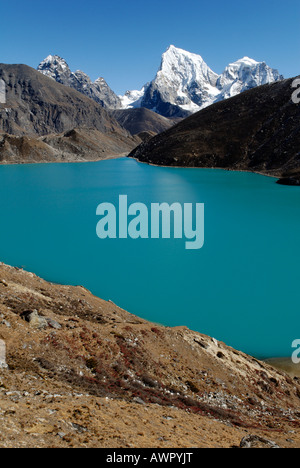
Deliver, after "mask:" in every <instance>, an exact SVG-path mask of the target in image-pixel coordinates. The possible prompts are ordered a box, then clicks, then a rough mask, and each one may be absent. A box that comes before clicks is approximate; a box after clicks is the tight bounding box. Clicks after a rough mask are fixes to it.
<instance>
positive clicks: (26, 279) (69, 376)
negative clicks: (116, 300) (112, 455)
mask: <svg viewBox="0 0 300 468" xmlns="http://www.w3.org/2000/svg"><path fill="white" fill-rule="evenodd" d="M0 340H2V341H0V345H1V346H0V427H1V431H0V446H1V447H110V448H111V447H155V448H160V447H161V448H166V447H171V448H175V447H187V448H189V447H232V446H239V445H240V442H241V440H242V439H243V443H242V446H247V445H249V444H250V446H252V445H255V444H259V445H261V446H266V447H267V446H270V444H269V443H267V442H266V441H265V439H267V440H271V441H273V442H275V443H276V444H277V445H279V446H281V447H300V413H299V398H300V385H299V380H298V379H297V378H295V379H292V378H290V377H289V376H288V375H287V374H285V373H284V372H280V371H276V370H275V369H274V368H272V367H271V366H270V365H268V364H265V363H262V362H260V361H257V360H256V359H254V358H251V357H250V356H247V355H245V354H243V353H241V352H238V351H235V350H234V349H232V348H229V347H227V346H226V345H225V344H223V343H221V342H217V341H216V340H214V339H212V338H209V337H207V336H204V335H201V334H199V333H195V332H193V331H191V330H188V329H187V328H185V327H178V328H165V327H162V326H158V325H155V324H151V323H149V322H147V321H145V320H142V319H140V318H138V317H135V316H132V315H131V314H129V313H127V312H125V311H124V310H122V309H120V308H119V307H117V306H116V305H114V304H113V303H111V302H105V301H102V300H101V299H98V298H96V297H95V296H93V295H92V294H91V293H90V292H88V291H87V290H86V289H84V288H83V287H70V286H60V285H55V284H52V283H47V282H46V281H43V280H42V279H40V278H38V277H37V276H35V275H33V274H31V273H27V272H25V271H23V270H19V269H16V268H12V267H9V266H6V265H4V264H0ZM4 346H6V353H4V352H3V351H4ZM253 436H256V437H253ZM258 436H259V437H258ZM245 437H246V439H244V438H245ZM261 438H263V439H261Z"/></svg>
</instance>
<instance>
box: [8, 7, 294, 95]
mask: <svg viewBox="0 0 300 468" xmlns="http://www.w3.org/2000/svg"><path fill="white" fill-rule="evenodd" d="M0 8H1V10H0V11H1V27H0V28H1V29H0V31H1V37H2V41H1V45H0V62H3V63H26V64H28V65H30V66H32V67H36V66H37V65H38V63H39V62H40V61H41V60H42V59H43V58H45V57H46V56H47V55H49V54H58V55H60V56H62V57H64V58H65V59H66V60H67V62H68V63H69V65H70V67H71V69H72V70H77V69H81V70H83V71H85V72H86V73H88V74H89V75H90V76H91V78H92V79H96V78H97V77H98V76H103V77H104V78H105V79H106V81H107V82H108V84H109V85H110V86H111V87H112V89H114V91H115V92H117V93H118V94H123V93H124V92H125V91H126V90H127V89H139V88H141V87H142V85H143V84H145V83H146V82H147V81H149V80H151V79H152V78H153V77H154V75H155V73H156V71H157V69H158V67H159V64H160V57H161V54H162V53H163V52H164V51H165V50H166V48H167V47H168V46H169V45H170V44H174V45H175V46H177V47H180V48H183V49H186V50H189V51H190V52H194V53H197V54H200V55H202V57H203V58H204V60H205V61H206V62H207V64H208V65H209V66H210V67H211V68H212V69H213V70H214V71H215V72H217V73H221V72H222V71H223V69H224V68H225V66H226V65H227V64H228V63H229V62H232V61H235V60H237V59H239V58H241V57H243V56H245V55H247V56H250V57H251V58H254V59H256V60H259V61H261V60H264V61H266V62H267V63H268V64H269V65H270V66H272V67H274V68H278V69H279V71H280V72H281V73H282V74H284V75H285V76H286V77H291V76H296V75H299V73H300V70H299V43H300V40H299V23H300V2H299V0H285V1H282V0H249V1H243V0H239V1H237V0H232V1H230V0H229V1H225V0H222V1H220V0H214V1H213V2H212V1H202V0H181V1H179V0H151V1H144V0H139V1H138V0H109V1H108V0H89V1H86V2H83V1H79V0H60V1H58V0H51V1H47V2H46V1H43V0H26V1H24V0H14V1H12V2H8V1H6V0H5V1H4V0H0Z"/></svg>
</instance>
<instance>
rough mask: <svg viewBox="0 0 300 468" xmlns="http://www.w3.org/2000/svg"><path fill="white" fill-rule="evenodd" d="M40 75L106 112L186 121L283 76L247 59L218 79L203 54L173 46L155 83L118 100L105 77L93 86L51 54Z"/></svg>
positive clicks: (85, 78)
mask: <svg viewBox="0 0 300 468" xmlns="http://www.w3.org/2000/svg"><path fill="white" fill-rule="evenodd" d="M38 71H40V72H41V73H43V74H45V75H46V76H49V77H50V78H52V79H54V80H56V81H58V82H59V83H62V84H65V85H67V86H70V87H72V88H75V89H76V90H77V91H80V92H81V93H83V94H85V95H87V96H88V97H90V98H92V99H94V100H95V101H96V102H98V103H100V104H101V105H103V106H104V107H106V108H108V109H114V110H115V109H130V108H141V107H144V108H146V109H149V110H152V111H154V112H155V113H158V114H160V115H162V116H164V117H167V118H170V117H171V118H174V117H175V118H184V117H187V116H188V115H190V114H192V113H195V112H197V111H199V110H201V109H203V108H205V107H208V106H209V105H211V104H213V103H215V102H218V101H221V100H224V99H227V98H229V97H232V96H235V95H237V94H240V93H242V92H243V91H246V90H248V89H252V88H255V87H257V86H261V85H263V84H267V83H273V82H275V81H280V80H282V79H283V76H282V75H280V73H279V72H278V71H277V70H275V69H272V68H270V67H269V66H268V65H267V64H266V63H265V62H257V61H255V60H253V59H250V58H248V57H244V58H242V59H240V60H238V61H236V62H234V63H231V64H229V65H228V66H227V67H226V68H225V70H224V72H223V73H222V74H221V75H218V74H217V73H215V72H214V71H213V70H211V69H210V68H209V66H208V65H207V64H206V63H205V61H204V60H203V58H202V57H201V56H200V55H197V54H192V53H190V52H187V51H185V50H183V49H179V48H177V47H175V46H173V45H171V46H170V47H169V48H168V49H167V51H166V52H165V53H164V54H163V55H162V59H161V65H160V68H159V70H158V72H157V74H156V76H155V78H154V79H153V80H152V81H150V82H149V83H147V84H146V85H145V86H143V88H142V89H141V90H140V91H137V90H135V91H127V92H126V93H125V95H124V96H117V95H116V94H115V93H114V92H113V91H112V90H111V89H110V88H109V86H108V85H107V83H106V82H105V80H104V79H103V78H98V79H97V80H96V81H95V82H92V81H91V79H90V78H89V77H88V75H86V74H85V73H83V72H81V71H76V72H71V70H70V68H69V66H68V65H67V63H66V61H65V60H64V59H62V58H61V57H59V56H57V55H55V56H52V55H49V56H48V57H47V58H46V59H45V60H43V61H42V62H41V63H40V65H39V66H38Z"/></svg>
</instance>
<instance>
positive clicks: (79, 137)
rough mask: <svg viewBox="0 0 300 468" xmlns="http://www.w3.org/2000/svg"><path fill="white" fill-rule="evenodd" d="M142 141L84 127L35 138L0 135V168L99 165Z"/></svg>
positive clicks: (124, 152)
mask: <svg viewBox="0 0 300 468" xmlns="http://www.w3.org/2000/svg"><path fill="white" fill-rule="evenodd" d="M141 141H142V139H141V138H139V137H138V136H136V137H135V138H133V137H127V136H126V137H125V136H122V135H119V134H116V133H114V132H112V133H107V134H104V133H101V132H99V131H98V130H94V129H90V128H83V127H82V128H75V129H72V130H70V131H68V132H65V133H58V134H50V135H46V136H43V137H38V138H32V137H28V136H15V135H8V134H2V135H1V134H0V164H25V163H26V164H31V163H46V162H85V161H98V160H100V159H109V158H115V157H120V156H122V155H124V156H125V155H127V154H128V152H130V151H131V149H132V147H133V146H136V145H138V144H139V143H141Z"/></svg>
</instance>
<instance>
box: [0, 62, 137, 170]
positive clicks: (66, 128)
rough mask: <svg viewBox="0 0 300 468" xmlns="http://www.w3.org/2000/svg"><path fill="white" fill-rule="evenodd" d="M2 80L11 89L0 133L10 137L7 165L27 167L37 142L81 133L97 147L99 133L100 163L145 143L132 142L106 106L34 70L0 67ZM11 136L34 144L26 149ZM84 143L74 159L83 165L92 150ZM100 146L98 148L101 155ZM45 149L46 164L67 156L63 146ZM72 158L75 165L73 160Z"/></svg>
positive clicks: (1, 143)
mask: <svg viewBox="0 0 300 468" xmlns="http://www.w3.org/2000/svg"><path fill="white" fill-rule="evenodd" d="M0 79H2V80H4V82H5V85H6V101H7V102H6V104H1V105H0V133H2V134H4V135H5V134H6V135H8V136H6V137H5V136H3V135H2V137H1V138H0V158H1V159H2V160H3V159H4V160H7V156H8V155H10V157H9V158H8V160H10V159H11V158H13V159H14V160H15V162H17V161H20V160H22V161H24V160H25V161H26V158H27V156H28V157H30V156H31V154H29V155H27V152H28V145H29V146H34V147H35V149H37V147H38V146H40V145H41V144H40V143H37V142H36V141H33V139H34V138H35V139H37V138H39V137H41V136H46V135H49V134H51V135H53V134H65V133H67V132H70V131H71V130H73V129H75V128H76V129H84V132H86V131H87V129H89V130H88V131H92V132H94V134H93V142H94V143H95V132H98V143H97V144H98V149H99V158H102V157H108V156H111V155H112V154H114V155H118V154H123V153H128V152H129V151H130V150H132V149H133V148H134V147H135V146H136V145H137V143H138V141H139V140H138V141H137V139H136V138H132V136H131V135H130V134H129V132H128V131H127V130H125V129H124V128H122V127H121V126H120V125H119V123H118V122H117V121H116V120H115V119H114V118H113V117H112V116H111V115H110V114H109V113H108V112H107V111H106V110H105V109H103V107H102V106H101V105H100V104H97V103H96V102H95V101H93V100H92V99H89V98H88V97H86V96H84V95H83V94H81V93H79V92H78V91H76V90H74V89H71V88H69V87H67V86H64V85H62V84H59V83H57V82H55V81H54V80H52V79H51V78H48V77H46V76H44V75H42V74H41V73H39V72H38V71H36V70H34V69H33V68H30V67H28V66H26V65H3V64H0ZM9 135H14V136H16V137H20V138H21V137H25V140H26V138H29V139H30V141H29V142H28V141H27V142H26V144H25V143H24V141H25V140H24V139H23V140H17V139H15V140H14V141H12V138H11V137H9ZM104 140H105V144H103V142H104ZM81 142H82V147H81V148H77V149H78V151H77V152H76V154H74V158H75V159H76V160H77V159H78V154H79V155H80V157H81V158H82V159H89V153H90V148H89V147H86V142H85V141H84V138H83V139H82V141H81ZM56 143H57V142H56ZM24 144H25V146H24ZM97 144H96V146H94V148H93V150H94V151H96V153H97ZM25 147H26V151H25V150H24V148H25ZM16 148H17V149H16ZM41 149H42V152H43V154H44V156H45V155H46V153H47V155H46V156H45V158H44V156H41V157H40V160H44V159H45V160H53V159H54V160H57V159H58V158H59V157H60V156H61V155H59V154H58V153H59V152H60V148H58V147H57V145H56V146H55V149H56V151H54V152H53V151H52V150H51V149H50V150H49V148H46V147H45V146H43V148H41ZM23 150H24V151H23ZM62 150H63V149H62ZM63 151H64V150H63ZM29 153H30V151H29ZM70 157H71V160H72V155H71V156H70ZM94 157H95V156H93V159H94ZM33 159H34V158H33Z"/></svg>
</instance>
